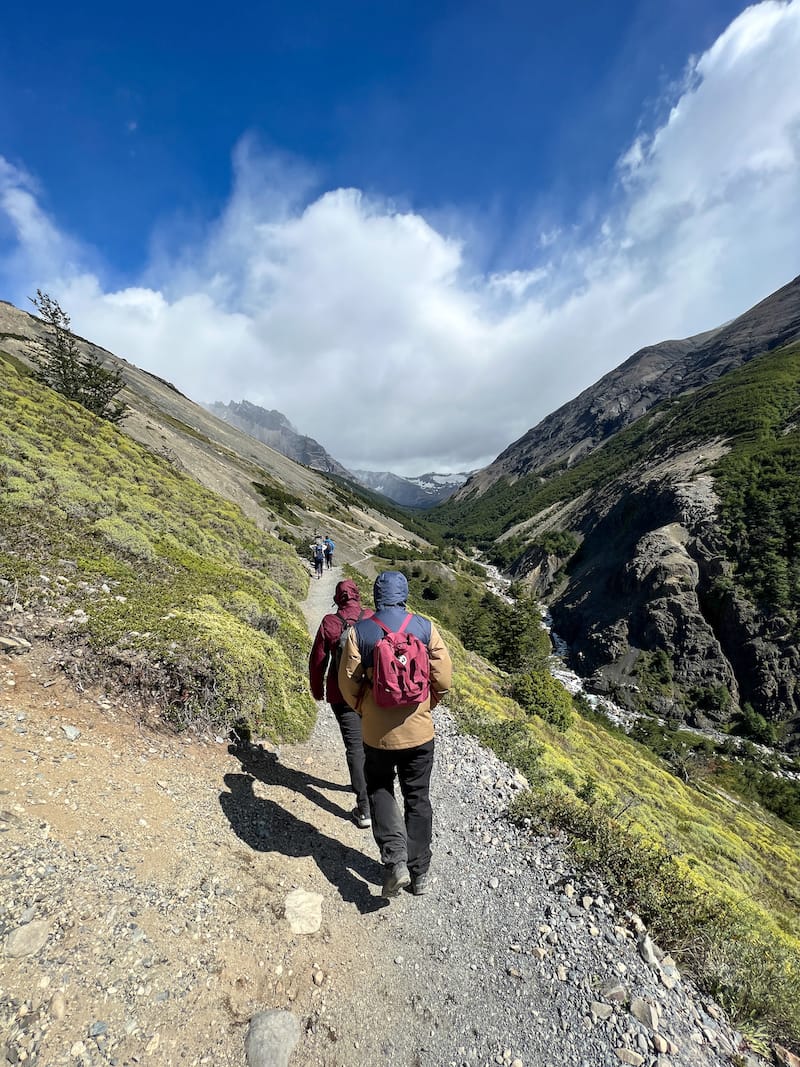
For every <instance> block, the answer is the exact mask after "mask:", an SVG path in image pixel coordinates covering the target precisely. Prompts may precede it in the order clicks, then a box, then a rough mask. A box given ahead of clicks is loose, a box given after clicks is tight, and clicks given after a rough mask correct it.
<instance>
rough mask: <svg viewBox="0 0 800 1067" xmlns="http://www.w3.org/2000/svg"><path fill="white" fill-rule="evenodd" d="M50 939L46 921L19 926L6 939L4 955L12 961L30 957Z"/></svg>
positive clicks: (48, 926)
mask: <svg viewBox="0 0 800 1067" xmlns="http://www.w3.org/2000/svg"><path fill="white" fill-rule="evenodd" d="M49 937H50V922H49V920H48V919H38V920H36V921H35V922H32V923H26V924H25V926H19V927H17V929H16V930H12V931H11V933H10V934H9V935H8V937H7V938H6V955H7V956H10V957H11V958H12V959H18V958H19V957H20V956H32V955H33V954H34V953H35V952H38V951H39V950H40V949H41V948H44V946H45V945H46V944H47V940H48V938H49Z"/></svg>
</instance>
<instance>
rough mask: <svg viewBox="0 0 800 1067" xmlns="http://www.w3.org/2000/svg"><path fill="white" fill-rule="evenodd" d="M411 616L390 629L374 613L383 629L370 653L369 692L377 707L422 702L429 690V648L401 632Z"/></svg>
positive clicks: (407, 616)
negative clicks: (370, 689)
mask: <svg viewBox="0 0 800 1067" xmlns="http://www.w3.org/2000/svg"><path fill="white" fill-rule="evenodd" d="M412 618H413V616H412V615H406V617H405V618H404V619H403V624H402V626H401V627H400V629H399V630H397V631H392V630H390V629H389V627H388V626H385V625H384V624H383V623H382V622H381V620H380V619H378V618H375V617H374V616H373V620H372V621H373V622H377V624H378V626H380V628H381V629H382V630H385V631H386V633H385V634H384V636H383V637H382V638H381V639H380V640H379V641H378V642H377V643H376V645H375V651H374V653H373V657H372V693H373V696H374V697H375V703H376V704H377V705H378V707H379V708H401V707H405V706H406V705H407V704H421V703H422V702H423V701H424V700H427V699H428V696H429V694H430V688H431V686H430V674H431V667H430V661H429V659H428V649H427V648H426V647H425V645H424V644H423V643H422V641H420V639H419V638H418V637H415V636H414V634H407V633H404V630H405V628H406V626H408V624H409V622H410V621H411V619H412Z"/></svg>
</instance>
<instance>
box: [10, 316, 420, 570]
mask: <svg viewBox="0 0 800 1067" xmlns="http://www.w3.org/2000/svg"><path fill="white" fill-rule="evenodd" d="M44 337H46V330H45V327H44V326H43V324H42V322H41V321H40V320H39V319H38V318H36V317H35V316H34V315H31V314H28V313H27V312H25V311H21V310H20V309H19V308H16V307H14V306H13V305H12V304H9V303H7V302H5V301H2V300H0V350H4V351H6V352H9V353H10V354H11V355H12V356H15V357H16V358H18V359H21V360H22V361H23V362H25V363H28V364H30V354H31V347H32V345H33V344H35V343H36V342H38V341H41V340H42V339H43V338H44ZM78 342H79V349H80V350H81V351H84V352H92V353H94V354H95V356H96V357H97V358H98V359H100V361H101V362H102V363H104V364H105V365H107V366H112V367H115V368H117V369H118V370H119V371H120V373H121V374H122V377H123V379H124V382H125V388H124V390H123V392H122V394H121V396H122V399H123V400H124V402H125V403H126V404H127V405H128V407H129V409H130V415H129V417H128V418H126V419H125V420H124V421H123V422H122V423H121V429H122V430H123V431H124V432H125V433H127V434H129V435H130V436H131V437H133V438H134V439H135V440H137V441H139V442H141V443H142V444H144V445H146V446H147V447H148V448H149V449H151V450H153V451H154V452H155V453H157V454H159V455H161V456H163V457H164V458H165V459H167V460H168V461H169V462H170V463H171V464H173V465H174V466H175V467H176V468H178V469H182V470H185V471H186V472H187V473H189V474H191V475H192V476H193V477H195V478H197V479H198V480H199V481H200V482H201V483H202V484H203V485H205V486H207V487H208V488H209V489H212V490H213V491H214V492H217V493H219V494H220V495H222V496H224V497H226V498H227V499H228V500H231V501H232V502H234V503H235V504H237V505H238V506H239V507H241V508H242V510H243V511H244V513H245V514H246V515H247V516H248V517H249V518H251V519H252V520H253V521H254V522H256V523H257V524H258V525H259V526H261V527H262V528H264V529H266V530H269V531H271V532H276V533H277V532H280V531H281V530H288V531H289V532H290V534H291V536H292V537H297V536H298V535H299V536H300V537H302V538H303V539H304V540H307V541H308V542H309V543H310V542H311V541H312V540H313V539H314V537H315V536H317V535H318V534H321V533H330V534H331V535H332V537H333V538H334V540H335V541H336V545H337V549H338V551H339V553H340V558H341V559H348V558H350V557H351V556H353V555H354V554H358V555H360V554H361V548H360V546H361V545H362V544H363V542H364V537H365V536H366V539H367V541H370V540H373V539H374V540H379V539H380V537H382V536H386V535H393V536H400V537H402V536H403V535H404V533H405V531H403V529H402V527H401V526H400V525H399V524H398V523H397V522H395V521H393V520H392V519H389V518H387V517H386V516H385V515H383V514H382V513H380V512H379V511H377V510H376V508H375V506H374V503H375V502H374V501H366V500H362V501H358V500H355V499H352V494H351V504H350V505H349V506H347V507H344V506H343V505H342V491H341V488H340V487H339V485H337V484H336V483H334V482H331V481H330V480H329V479H328V478H327V477H326V476H325V473H324V469H325V468H324V467H320V468H319V469H318V470H313V469H311V465H308V466H304V465H301V463H299V462H295V461H294V460H292V459H290V458H288V457H287V456H285V455H284V454H283V453H282V452H281V451H279V450H277V449H275V448H273V447H271V446H270V445H269V444H267V443H264V442H262V441H259V440H258V439H257V438H256V437H254V436H253V435H252V434H251V433H250V432H249V431H247V432H246V431H244V430H242V429H241V428H239V427H238V426H236V425H233V424H232V423H231V422H230V421H227V420H223V419H221V418H219V417H217V416H216V415H214V414H212V413H211V412H209V411H208V410H206V409H205V408H204V407H203V406H202V405H200V404H198V403H195V402H194V401H193V400H191V399H190V398H189V397H187V396H184V395H183V393H181V392H180V391H179V390H178V389H176V388H175V386H174V385H172V384H171V383H170V382H168V381H165V380H164V379H162V378H159V377H158V376H156V375H154V374H150V373H148V372H147V371H143V370H141V369H140V368H139V367H136V366H135V365H134V364H132V363H129V362H128V361H127V360H125V359H123V358H121V357H120V356H117V355H115V354H114V353H112V352H109V351H107V350H106V349H103V348H101V347H99V346H98V345H95V344H93V343H92V342H91V341H87V340H85V339H83V338H79V339H78ZM258 410H261V409H258ZM331 462H332V463H334V464H335V461H331ZM259 487H261V488H259ZM270 497H271V500H272V506H271V507H270V506H269V499H268V498H270ZM280 507H286V508H289V509H290V512H291V522H287V521H285V520H284V519H283V518H282V517H281V514H280ZM371 528H372V532H370V529H371Z"/></svg>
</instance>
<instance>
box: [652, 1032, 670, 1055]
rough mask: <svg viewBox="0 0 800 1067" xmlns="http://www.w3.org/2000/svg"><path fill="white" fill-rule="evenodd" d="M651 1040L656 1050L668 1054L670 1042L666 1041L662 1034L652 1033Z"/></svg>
mask: <svg viewBox="0 0 800 1067" xmlns="http://www.w3.org/2000/svg"><path fill="white" fill-rule="evenodd" d="M650 1041H651V1042H652V1045H653V1048H654V1049H655V1051H656V1052H660V1053H662V1054H663V1055H666V1053H667V1052H669V1042H668V1041H666V1040H665V1039H664V1038H663V1037H662V1036H661V1034H651V1035H650Z"/></svg>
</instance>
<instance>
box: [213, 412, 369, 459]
mask: <svg viewBox="0 0 800 1067" xmlns="http://www.w3.org/2000/svg"><path fill="white" fill-rule="evenodd" d="M205 407H206V408H207V409H208V410H209V411H210V412H211V413H212V414H213V415H216V416H217V418H220V419H222V420H223V421H225V422H228V423H230V424H231V426H235V427H236V428H237V429H239V430H244V432H245V433H248V434H250V436H251V437H255V439H256V440H257V441H261V442H262V443H263V444H265V445H269V446H270V448H274V449H275V451H276V452H280V453H281V454H282V455H284V456H287V457H288V458H289V459H293V460H294V461H295V462H296V463H302V464H303V466H305V467H311V468H312V469H313V470H318V471H324V472H325V473H326V474H337V475H339V477H341V478H349V479H352V477H353V476H352V474H351V473H350V471H348V470H347V468H346V467H344V466H342V464H341V463H339V461H338V460H336V459H334V458H333V456H331V455H330V454H329V453H328V452H326V450H325V449H324V448H323V446H322V445H321V444H320V443H319V442H318V441H315V440H314V438H313V437H308V436H307V435H306V434H303V433H300V431H299V430H297V429H296V428H295V427H294V426H293V425H292V423H291V422H290V421H289V420H288V419H287V418H286V416H285V415H284V414H283V413H282V412H280V411H275V410H274V409H271V410H269V409H267V408H262V407H261V406H260V405H258V404H253V403H252V402H251V401H249V400H239V401H236V400H231V401H230V402H229V403H227V404H224V403H222V402H221V401H215V402H214V403H211V404H206V405H205Z"/></svg>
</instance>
